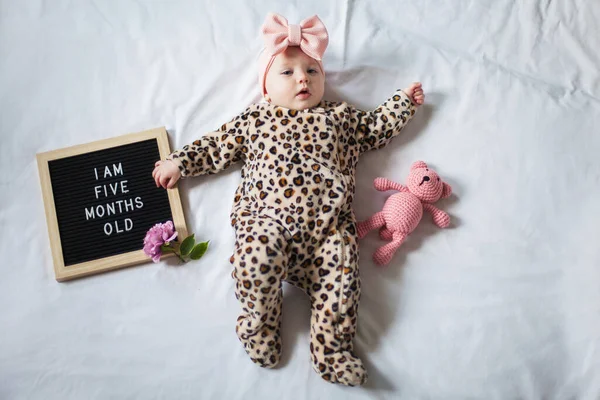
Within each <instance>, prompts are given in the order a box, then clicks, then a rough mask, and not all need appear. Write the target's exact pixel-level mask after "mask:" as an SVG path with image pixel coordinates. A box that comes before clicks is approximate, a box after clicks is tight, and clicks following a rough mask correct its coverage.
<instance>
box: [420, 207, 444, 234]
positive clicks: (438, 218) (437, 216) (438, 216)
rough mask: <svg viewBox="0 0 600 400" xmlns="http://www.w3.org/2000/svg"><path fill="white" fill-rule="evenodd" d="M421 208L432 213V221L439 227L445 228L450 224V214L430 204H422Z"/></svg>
mask: <svg viewBox="0 0 600 400" xmlns="http://www.w3.org/2000/svg"><path fill="white" fill-rule="evenodd" d="M423 209H424V210H425V211H429V212H430V213H431V215H433V223H434V224H436V225H437V226H439V227H440V228H447V227H448V226H449V225H450V216H449V215H448V214H446V213H445V212H444V211H442V210H440V209H439V208H437V207H436V206H434V205H432V204H423Z"/></svg>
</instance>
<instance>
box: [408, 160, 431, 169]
mask: <svg viewBox="0 0 600 400" xmlns="http://www.w3.org/2000/svg"><path fill="white" fill-rule="evenodd" d="M417 168H427V164H425V163H424V162H423V161H415V162H414V163H413V165H411V167H410V169H411V170H412V169H417Z"/></svg>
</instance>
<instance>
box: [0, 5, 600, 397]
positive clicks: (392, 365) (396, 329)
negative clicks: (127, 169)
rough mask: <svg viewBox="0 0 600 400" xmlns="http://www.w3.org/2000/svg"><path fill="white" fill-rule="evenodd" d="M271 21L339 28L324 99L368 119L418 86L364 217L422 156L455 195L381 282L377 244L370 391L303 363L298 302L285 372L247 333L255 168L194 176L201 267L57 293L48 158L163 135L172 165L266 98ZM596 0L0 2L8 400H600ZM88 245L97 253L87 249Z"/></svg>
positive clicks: (369, 306)
mask: <svg viewBox="0 0 600 400" xmlns="http://www.w3.org/2000/svg"><path fill="white" fill-rule="evenodd" d="M268 11H275V12H279V13H282V14H283V15H285V16H287V17H288V18H289V20H290V21H291V22H294V23H296V22H299V21H300V20H301V19H303V18H305V17H308V16H310V15H312V14H315V13H316V14H318V15H319V16H320V17H321V18H322V19H323V21H324V22H325V24H326V26H327V27H328V29H329V32H330V38H331V41H330V43H331V44H330V46H329V48H328V50H327V52H326V57H325V60H324V61H325V62H324V63H325V66H326V70H327V91H326V95H327V98H329V99H345V100H347V101H349V102H351V103H353V104H355V105H357V106H360V107H363V108H374V107H375V106H377V105H378V104H379V103H381V102H382V101H384V100H385V99H386V98H387V97H386V96H388V95H389V94H390V93H392V92H393V90H394V89H396V88H399V87H404V86H406V85H407V84H409V83H410V82H412V81H415V80H419V81H421V82H422V83H423V87H424V89H425V92H426V96H427V105H426V106H424V107H423V108H422V109H421V110H420V112H419V113H418V115H417V116H416V117H415V119H414V120H413V121H412V122H411V123H410V125H409V127H408V128H407V129H406V131H404V133H403V135H402V136H401V137H399V138H397V139H396V140H395V141H394V142H393V143H392V144H391V145H390V146H389V147H387V148H386V149H384V150H381V151H378V152H373V153H369V154H368V155H366V156H365V157H364V158H363V160H362V161H361V163H360V164H359V172H358V193H357V198H356V202H355V209H356V214H357V216H358V217H359V218H365V217H367V216H369V215H370V214H371V213H373V212H375V211H378V210H379V209H380V208H381V206H382V205H383V202H384V200H385V198H386V196H387V194H383V193H379V192H376V191H375V190H374V189H373V188H372V181H373V179H374V178H375V177H377V176H386V177H389V178H392V179H395V180H398V181H403V180H404V178H405V176H406V174H407V173H408V169H409V166H410V164H411V163H412V162H413V161H415V160H418V159H423V160H425V161H427V162H429V163H430V164H431V166H432V167H434V168H436V169H437V170H438V172H439V173H440V174H441V175H442V176H443V177H444V178H445V179H446V180H447V181H448V182H449V183H450V184H451V185H452V187H453V189H454V192H455V195H454V196H453V197H452V198H451V199H447V200H444V201H442V202H441V203H440V207H441V208H442V209H444V210H446V211H447V212H449V213H450V215H451V217H452V219H453V221H454V225H455V226H454V228H452V229H449V230H439V229H437V228H436V227H435V226H433V224H432V223H431V220H430V218H429V217H426V218H424V220H423V221H422V222H421V224H420V226H419V227H418V229H417V230H416V231H415V232H414V233H413V234H412V235H411V237H410V238H409V240H408V241H407V242H406V243H405V244H404V245H403V246H402V247H401V249H400V251H399V252H398V253H397V254H396V257H395V258H394V260H393V262H392V264H391V265H390V266H389V267H388V268H387V269H380V268H377V267H375V265H374V264H373V263H372V262H371V258H370V256H371V254H372V252H373V251H374V249H375V248H376V247H377V246H378V245H379V244H380V241H379V239H378V238H377V237H376V235H374V234H371V235H370V236H369V237H368V238H367V239H366V240H365V241H364V242H362V257H361V273H362V280H363V299H362V303H361V307H360V315H359V330H358V336H357V339H356V348H357V351H358V353H359V354H360V355H361V356H362V357H363V358H364V360H365V362H366V364H367V366H368V368H369V372H370V379H369V382H368V384H367V385H366V386H365V387H363V388H344V387H340V386H335V385H331V384H328V383H326V382H323V381H322V380H321V379H320V378H319V377H318V376H317V374H316V373H314V372H313V371H312V368H311V366H310V364H309V349H308V344H309V339H308V334H309V332H308V329H309V326H308V324H309V303H308V300H307V298H305V296H304V295H303V294H302V293H301V292H299V291H297V290H294V289H293V288H291V287H287V286H286V288H285V303H284V323H283V337H284V356H283V362H282V365H281V367H280V368H278V369H276V370H272V371H269V370H263V369H260V368H258V367H256V366H255V365H253V364H252V363H251V362H250V361H249V360H248V358H247V356H246V354H245V353H244V351H243V348H242V346H241V344H240V343H239V342H238V339H237V337H236V335H235V332H234V325H235V319H236V316H237V315H238V312H239V306H238V304H237V302H236V300H235V298H234V291H233V280H232V279H231V277H230V271H231V269H230V264H229V262H228V258H229V255H230V254H231V249H232V246H233V239H234V236H233V231H232V230H231V228H230V226H229V221H228V214H229V209H230V205H231V200H232V195H233V193H234V191H235V188H236V186H237V184H238V182H239V167H234V168H232V169H231V170H229V171H228V172H225V173H222V174H220V175H216V176H211V177H204V178H199V179H191V180H186V181H182V182H181V185H180V189H181V194H182V201H183V204H184V208H185V213H186V217H187V221H188V226H189V229H190V230H191V231H193V232H195V233H196V235H197V237H199V238H201V239H210V240H211V241H212V247H211V248H210V251H209V252H208V253H207V254H206V256H205V258H203V259H202V260H201V261H199V262H192V263H189V264H187V265H185V266H181V267H177V266H175V265H174V263H172V262H163V263H160V264H152V263H149V264H146V265H142V266H139V267H133V268H128V269H124V270H120V271H117V272H113V273H107V274H103V275H98V276H95V277H91V278H86V279H82V280H77V281H73V282H70V283H57V282H56V281H55V280H54V274H53V270H52V258H51V253H50V246H49V240H48V235H47V228H46V221H45V215H44V208H43V201H42V195H41V190H40V184H39V178H38V172H37V165H36V161H35V154H36V153H38V152H42V151H48V150H54V149H58V148H63V147H67V146H71V145H76V144H81V143H87V142H91V141H96V140H100V139H104V138H109V137H113V136H118V135H122V134H126V133H131V132H137V131H141V130H145V129H150V128H154V127H158V126H163V125H164V126H166V127H167V129H168V131H169V136H170V140H171V146H172V148H175V147H180V146H182V145H184V144H186V143H189V142H191V141H192V140H194V139H196V138H197V137H199V136H200V135H202V134H203V133H204V132H207V131H210V130H213V129H216V128H217V127H219V126H220V125H221V124H222V123H223V122H225V121H227V120H229V119H230V118H231V117H233V116H234V115H236V114H237V113H238V112H240V111H241V110H243V108H244V107H245V106H246V105H248V104H249V103H250V102H252V101H256V100H258V94H259V92H258V86H257V83H256V82H257V81H256V70H255V61H256V55H257V54H258V51H259V49H260V47H261V42H260V38H259V37H258V34H257V32H258V29H259V26H260V24H261V23H262V21H263V18H264V16H265V15H266V13H267V12H268ZM598 20H600V5H599V3H598V2H592V1H583V0H574V1H554V2H550V1H546V0H539V1H533V0H528V1H518V2H517V1H514V2H511V1H507V0H501V1H494V2H492V1H476V2H475V1H467V0H458V1H454V2H436V1H430V0H429V1H428V0H424V1H419V2H409V1H402V2H400V1H388V2H383V1H380V2H376V1H369V2H367V1H362V2H359V1H342V0H338V1H331V2H323V1H317V0H314V1H304V0H303V1H291V2H286V3H285V5H284V4H283V3H282V2H275V1H265V2H241V1H239V2H234V1H225V0H220V1H218V2H213V1H208V0H206V1H183V0H181V1H177V0H164V1H158V0H157V1H150V0H139V1H132V0H118V1H117V0H106V1H99V0H98V1H66V0H54V1H41V0H23V1H10V0H2V1H0V134H1V135H2V137H1V139H2V140H1V142H0V143H1V153H0V168H1V170H0V172H1V174H0V223H1V227H2V240H1V241H0V250H1V253H2V254H3V259H4V261H3V262H2V263H1V267H0V269H1V271H2V274H1V277H0V398H2V399H130V398H131V399H155V398H156V399H186V398H190V399H254V398H256V399H258V398H260V399H319V398H323V399H325V398H326V399H342V398H348V399H445V400H448V399H486V400H489V399H590V400H592V399H598V398H600V246H599V245H600V223H599V222H600V136H599V135H598V133H599V132H598V126H599V125H600V73H599V70H600V53H599V51H598V50H599V49H600V28H599V25H598ZM93 245H94V244H93V243H90V246H93Z"/></svg>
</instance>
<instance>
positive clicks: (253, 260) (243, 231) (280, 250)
mask: <svg viewBox="0 0 600 400" xmlns="http://www.w3.org/2000/svg"><path fill="white" fill-rule="evenodd" d="M235 226H236V246H235V250H234V253H233V255H232V256H231V259H230V261H231V263H232V264H233V265H234V270H233V273H232V276H233V278H234V279H235V280H236V285H235V296H236V298H237V299H238V301H239V302H240V304H241V306H242V311H243V312H242V313H241V314H240V316H239V317H238V319H237V326H236V332H237V335H238V337H239V339H240V341H241V342H242V344H243V345H244V349H245V350H246V353H248V355H249V356H250V358H251V359H252V361H253V362H255V363H256V364H258V365H260V366H261V367H266V368H272V367H274V366H276V365H277V363H278V362H279V358H280V355H281V332H280V327H281V305H282V298H283V296H282V286H281V280H282V279H283V278H284V276H285V274H286V271H287V261H288V250H289V249H288V246H287V240H286V238H285V232H284V229H283V228H282V227H281V226H280V225H279V224H278V223H277V222H275V221H273V220H272V219H270V218H268V217H255V216H250V217H248V216H247V215H246V216H245V217H240V218H238V219H237V221H236V224H235Z"/></svg>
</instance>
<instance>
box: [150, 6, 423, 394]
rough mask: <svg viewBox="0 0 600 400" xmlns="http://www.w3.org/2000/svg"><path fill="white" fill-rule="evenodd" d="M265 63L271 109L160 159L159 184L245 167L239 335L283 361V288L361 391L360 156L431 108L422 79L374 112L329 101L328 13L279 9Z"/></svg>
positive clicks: (320, 346) (254, 110)
mask: <svg viewBox="0 0 600 400" xmlns="http://www.w3.org/2000/svg"><path fill="white" fill-rule="evenodd" d="M262 34H263V37H264V42H265V50H264V51H263V52H262V53H261V56H260V62H259V64H260V65H259V71H258V72H259V74H258V77H259V84H260V90H261V92H262V95H263V97H264V99H265V101H264V102H262V103H258V104H253V105H251V106H250V107H248V108H247V109H246V110H245V111H244V112H242V113H241V114H239V115H238V116H237V117H235V118H234V119H233V120H231V121H230V122H228V123H226V124H224V125H223V126H221V128H220V129H219V130H217V131H216V132H211V133H207V134H205V135H204V136H202V137H201V138H200V139H198V140H196V141H194V142H193V143H191V144H189V145H186V146H184V147H183V148H182V149H180V150H176V151H174V152H173V153H171V154H170V155H169V156H168V157H167V159H166V160H164V161H158V162H157V163H156V166H155V169H154V171H153V173H152V176H153V177H154V179H155V181H156V185H157V186H162V187H163V188H172V187H173V185H175V183H176V182H177V181H178V180H179V178H180V177H188V176H197V175H206V174H215V173H217V172H220V171H222V170H224V169H226V168H228V167H229V166H231V165H233V164H234V163H237V162H241V163H243V167H242V171H241V175H242V179H241V183H240V185H239V187H238V189H237V191H236V194H235V198H234V201H233V207H232V210H231V225H232V227H233V228H234V230H235V235H236V243H235V248H234V251H233V254H232V256H231V258H230V262H231V263H232V265H233V272H232V277H233V278H234V279H235V282H236V285H235V286H236V288H235V293H236V298H237V299H238V300H239V302H240V303H241V308H242V313H241V315H240V316H239V317H238V319H237V326H236V332H237V335H238V337H239V339H240V341H241V342H242V343H243V345H244V348H245V350H246V352H247V353H248V355H249V356H250V358H251V359H252V361H254V362H255V363H257V364H259V365H260V366H262V367H267V368H272V367H274V366H275V365H277V363H278V362H279V358H280V355H281V331H280V326H281V305H282V281H284V280H285V281H286V282H289V283H290V284H292V285H295V286H297V287H299V288H300V289H302V290H303V291H304V292H306V293H307V294H308V296H309V297H310V300H311V303H312V307H311V308H312V317H311V328H310V331H311V332H310V335H311V341H310V352H311V359H312V364H313V367H314V369H315V370H316V371H317V372H318V373H319V374H320V375H321V376H322V377H323V379H325V380H327V381H330V382H336V383H341V384H344V385H349V386H354V385H361V384H363V383H364V382H365V381H366V378H367V372H366V370H365V367H364V365H363V363H362V361H361V360H360V359H359V358H358V357H357V356H356V354H355V353H354V351H353V344H352V342H353V339H354V336H355V333H356V321H357V310H358V302H359V299H360V279H359V271H358V258H359V255H358V244H357V231H356V219H355V216H354V213H353V211H352V201H353V198H354V192H355V177H354V175H355V169H356V164H357V162H358V159H359V156H360V155H361V154H363V153H365V152H366V151H369V150H373V149H379V148H382V147H384V146H385V145H386V144H387V143H389V141H390V140H391V139H392V138H393V137H395V136H396V135H398V134H399V133H400V130H401V129H402V128H403V127H404V126H405V125H406V124H407V123H408V121H409V120H410V119H411V118H412V116H413V115H414V114H415V110H416V108H417V107H418V106H419V105H421V104H422V103H423V101H424V95H423V91H422V89H421V85H420V84H419V83H413V84H412V85H410V86H409V87H407V88H406V89H403V90H398V91H396V92H395V93H393V94H392V95H391V97H390V98H389V99H388V100H387V101H385V102H384V103H383V104H381V105H380V106H379V107H377V108H376V109H375V110H373V111H361V110H358V109H356V108H354V107H353V106H352V105H350V104H347V103H345V102H330V101H325V100H323V92H324V83H325V71H324V69H323V65H322V63H321V59H322V57H323V53H324V51H325V49H326V47H327V44H328V33H327V30H326V28H325V26H324V25H323V23H322V22H321V20H320V19H319V18H318V17H317V16H313V17H311V18H308V19H306V20H304V21H302V22H301V23H300V24H299V25H288V23H287V20H286V19H285V18H284V17H282V16H280V15H276V14H269V15H268V16H267V18H266V20H265V22H264V25H263V27H262Z"/></svg>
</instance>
